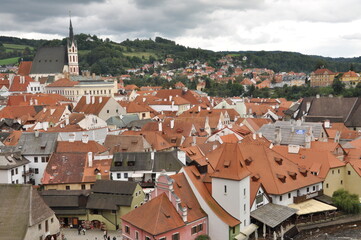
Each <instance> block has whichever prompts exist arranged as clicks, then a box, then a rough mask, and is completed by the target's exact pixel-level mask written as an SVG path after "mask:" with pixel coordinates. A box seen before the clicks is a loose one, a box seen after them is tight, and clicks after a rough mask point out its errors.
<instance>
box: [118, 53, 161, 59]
mask: <svg viewBox="0 0 361 240" xmlns="http://www.w3.org/2000/svg"><path fill="white" fill-rule="evenodd" d="M123 54H124V56H129V57H133V56H135V57H139V58H141V59H142V58H143V57H144V58H145V59H149V57H150V56H153V57H155V58H158V56H157V55H156V54H155V53H152V52H123Z"/></svg>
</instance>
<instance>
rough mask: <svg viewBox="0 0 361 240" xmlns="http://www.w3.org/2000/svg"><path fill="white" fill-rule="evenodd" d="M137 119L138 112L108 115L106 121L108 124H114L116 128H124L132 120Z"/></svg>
mask: <svg viewBox="0 0 361 240" xmlns="http://www.w3.org/2000/svg"><path fill="white" fill-rule="evenodd" d="M136 120H139V116H138V114H126V115H122V117H120V116H113V117H110V118H109V119H108V120H107V121H106V122H107V124H108V125H115V126H117V127H118V128H125V127H126V126H127V125H128V124H129V123H131V122H132V121H136Z"/></svg>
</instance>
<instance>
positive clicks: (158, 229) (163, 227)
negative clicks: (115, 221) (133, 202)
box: [121, 193, 185, 236]
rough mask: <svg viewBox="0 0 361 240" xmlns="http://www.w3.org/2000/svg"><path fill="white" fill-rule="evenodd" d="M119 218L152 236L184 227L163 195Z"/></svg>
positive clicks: (175, 211)
mask: <svg viewBox="0 0 361 240" xmlns="http://www.w3.org/2000/svg"><path fill="white" fill-rule="evenodd" d="M121 218H122V220H123V221H126V222H129V223H131V224H132V225H134V226H136V227H137V228H139V229H142V230H143V231H145V232H147V233H149V234H151V235H153V236H155V235H158V234H161V233H165V232H168V231H170V230H173V229H176V228H180V227H183V226H185V223H184V222H183V219H182V217H181V216H180V215H179V214H178V212H177V210H176V209H175V208H174V206H173V204H172V203H171V202H170V201H169V199H168V197H167V195H166V194H165V193H162V194H161V195H159V196H157V197H155V198H153V199H152V200H150V201H149V202H147V203H146V204H144V205H142V206H140V207H138V208H136V209H134V210H133V211H131V212H129V213H127V214H125V215H124V216H123V217H121Z"/></svg>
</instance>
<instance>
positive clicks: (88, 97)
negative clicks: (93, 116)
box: [85, 95, 91, 104]
mask: <svg viewBox="0 0 361 240" xmlns="http://www.w3.org/2000/svg"><path fill="white" fill-rule="evenodd" d="M90 98H91V96H90V95H86V96H85V103H86V104H90Z"/></svg>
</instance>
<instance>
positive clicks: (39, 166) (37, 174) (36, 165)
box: [24, 155, 50, 185]
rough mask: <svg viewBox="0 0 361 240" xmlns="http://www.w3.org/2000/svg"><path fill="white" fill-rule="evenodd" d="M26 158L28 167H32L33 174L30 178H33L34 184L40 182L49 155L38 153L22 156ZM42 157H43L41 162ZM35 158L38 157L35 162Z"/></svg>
mask: <svg viewBox="0 0 361 240" xmlns="http://www.w3.org/2000/svg"><path fill="white" fill-rule="evenodd" d="M24 157H25V158H26V159H28V160H29V161H30V163H29V168H32V169H33V174H32V175H31V178H32V179H34V181H35V185H39V184H41V179H42V178H43V175H44V171H45V169H46V166H47V165H48V162H47V160H46V159H49V157H50V156H49V155H40V156H24ZM42 157H43V158H45V159H44V161H45V162H43V160H42ZM35 158H38V160H37V162H35Z"/></svg>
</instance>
